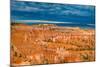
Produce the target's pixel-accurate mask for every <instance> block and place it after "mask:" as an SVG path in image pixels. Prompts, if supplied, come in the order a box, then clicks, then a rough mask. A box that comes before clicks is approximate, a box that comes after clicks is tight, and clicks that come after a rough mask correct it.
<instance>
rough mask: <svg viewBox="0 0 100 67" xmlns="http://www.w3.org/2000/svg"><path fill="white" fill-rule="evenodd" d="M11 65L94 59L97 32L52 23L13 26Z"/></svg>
mask: <svg viewBox="0 0 100 67" xmlns="http://www.w3.org/2000/svg"><path fill="white" fill-rule="evenodd" d="M11 29H12V30H11V64H12V65H34V64H53V63H65V62H66V63H68V62H84V61H94V60H95V31H94V30H93V29H87V30H86V29H81V28H79V27H74V28H73V27H61V26H56V25H52V24H39V25H25V24H14V25H12V26H11Z"/></svg>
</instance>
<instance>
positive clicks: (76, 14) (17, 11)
mask: <svg viewBox="0 0 100 67" xmlns="http://www.w3.org/2000/svg"><path fill="white" fill-rule="evenodd" d="M11 20H12V21H14V22H22V23H29V22H31V23H71V24H72V23H73V24H92V25H93V24H95V6H93V5H78V4H57V3H41V2H25V1H21V2H19V1H15V0H11Z"/></svg>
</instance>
